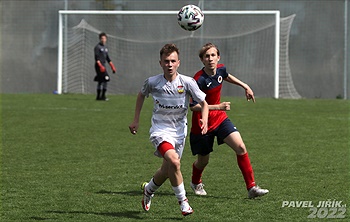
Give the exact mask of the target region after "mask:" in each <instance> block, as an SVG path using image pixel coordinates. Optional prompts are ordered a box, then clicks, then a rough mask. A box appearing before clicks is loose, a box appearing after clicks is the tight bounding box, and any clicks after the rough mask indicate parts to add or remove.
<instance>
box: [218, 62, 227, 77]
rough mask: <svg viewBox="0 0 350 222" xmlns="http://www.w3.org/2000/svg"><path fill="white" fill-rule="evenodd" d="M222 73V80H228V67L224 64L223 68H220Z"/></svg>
mask: <svg viewBox="0 0 350 222" xmlns="http://www.w3.org/2000/svg"><path fill="white" fill-rule="evenodd" d="M220 70H221V73H220V75H221V76H222V78H224V79H225V78H227V77H228V73H227V71H226V67H225V66H224V65H223V64H222V66H221V67H220Z"/></svg>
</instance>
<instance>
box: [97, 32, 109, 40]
mask: <svg viewBox="0 0 350 222" xmlns="http://www.w3.org/2000/svg"><path fill="white" fill-rule="evenodd" d="M102 36H105V37H106V38H107V34H106V33H104V32H101V33H100V34H99V35H98V38H99V39H101V38H102Z"/></svg>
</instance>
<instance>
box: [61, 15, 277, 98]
mask: <svg viewBox="0 0 350 222" xmlns="http://www.w3.org/2000/svg"><path fill="white" fill-rule="evenodd" d="M177 13H178V11H112V10H94V11H90V10H59V11H58V14H59V19H58V68H57V72H58V74H57V93H58V94H62V75H63V70H62V61H63V16H64V15H70V14H75V15H77V14H81V15H83V14H90V15H91V14H95V15H98V14H101V15H102V14H103V15H154V14H157V15H176V14H177ZM203 13H204V14H205V15H223V14H225V15H233V14H236V15H262V14H264V15H275V21H276V25H275V58H274V65H275V70H274V72H275V73H274V76H275V79H274V98H276V99H278V97H279V67H280V64H279V57H280V11H278V10H257V11H251V10H250V11H249V10H247V11H216V10H213V11H203Z"/></svg>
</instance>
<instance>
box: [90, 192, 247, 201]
mask: <svg viewBox="0 0 350 222" xmlns="http://www.w3.org/2000/svg"><path fill="white" fill-rule="evenodd" d="M95 194H109V195H126V196H142V191H141V190H140V191H137V190H130V191H108V190H100V191H97V192H95ZM155 195H157V196H175V194H174V193H173V192H167V191H157V192H156V193H155ZM186 195H187V196H189V197H197V198H208V199H226V200H233V199H235V200H236V199H237V197H231V196H216V195H206V196H198V195H195V194H194V193H192V192H187V194H186ZM244 199H248V198H244ZM248 200H250V199H248Z"/></svg>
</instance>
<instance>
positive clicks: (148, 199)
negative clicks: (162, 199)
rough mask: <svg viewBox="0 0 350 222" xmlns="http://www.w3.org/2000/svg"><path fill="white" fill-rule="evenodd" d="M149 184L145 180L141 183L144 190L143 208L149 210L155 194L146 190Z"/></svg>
mask: <svg viewBox="0 0 350 222" xmlns="http://www.w3.org/2000/svg"><path fill="white" fill-rule="evenodd" d="M147 185H148V183H147V182H144V183H143V184H142V185H141V189H142V190H143V197H142V208H143V209H144V210H145V211H149V209H150V207H151V199H152V197H153V196H154V194H150V193H148V192H147V190H146V186H147Z"/></svg>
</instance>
